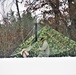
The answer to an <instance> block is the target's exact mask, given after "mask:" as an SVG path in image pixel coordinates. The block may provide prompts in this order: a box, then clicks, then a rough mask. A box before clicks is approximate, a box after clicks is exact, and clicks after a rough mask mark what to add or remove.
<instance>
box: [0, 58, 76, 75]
mask: <svg viewBox="0 0 76 75" xmlns="http://www.w3.org/2000/svg"><path fill="white" fill-rule="evenodd" d="M0 75H76V57H58V58H57V57H51V58H1V59H0Z"/></svg>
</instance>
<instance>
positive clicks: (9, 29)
mask: <svg viewBox="0 0 76 75" xmlns="http://www.w3.org/2000/svg"><path fill="white" fill-rule="evenodd" d="M21 5H23V6H24V8H25V9H23V8H22V9H23V10H21V9H20V7H21ZM0 6H1V7H0V16H1V17H0V57H6V56H9V55H10V54H11V53H12V52H13V51H15V50H16V48H17V47H19V45H20V44H21V43H23V42H24V41H25V40H27V39H28V38H29V37H30V36H31V35H33V34H34V33H33V31H34V29H33V27H34V20H35V19H36V20H37V23H38V25H40V26H41V27H44V25H49V26H50V27H52V28H53V29H55V30H56V31H58V32H60V33H62V34H63V35H65V36H67V37H68V38H70V39H72V40H74V41H76V0H0ZM13 7H15V9H16V11H14V9H13ZM30 31H31V32H30ZM29 33H30V34H29ZM28 34H29V35H28Z"/></svg>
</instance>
